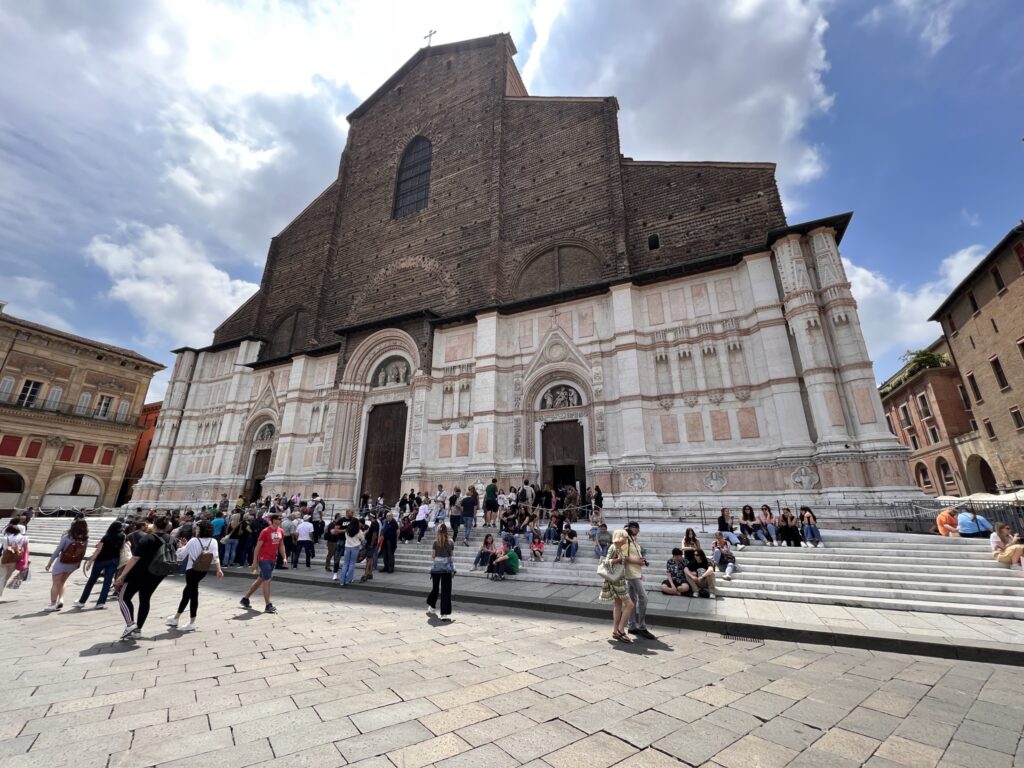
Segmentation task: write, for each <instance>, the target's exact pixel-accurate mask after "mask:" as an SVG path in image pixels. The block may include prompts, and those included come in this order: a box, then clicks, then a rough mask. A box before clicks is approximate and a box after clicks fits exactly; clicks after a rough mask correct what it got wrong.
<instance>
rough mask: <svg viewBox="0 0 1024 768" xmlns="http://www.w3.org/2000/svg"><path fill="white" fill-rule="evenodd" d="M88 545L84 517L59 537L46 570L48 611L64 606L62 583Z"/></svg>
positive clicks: (76, 564)
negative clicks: (49, 576)
mask: <svg viewBox="0 0 1024 768" xmlns="http://www.w3.org/2000/svg"><path fill="white" fill-rule="evenodd" d="M88 546H89V524H88V523H86V522H85V520H84V519H81V520H75V521H74V522H73V523H71V527H70V528H69V529H68V532H67V533H65V534H64V535H63V536H61V537H60V544H58V545H57V548H56V549H55V550H53V554H52V555H50V561H49V562H48V563H47V564H46V570H47V571H51V573H52V574H53V580H52V582H51V584H50V604H49V605H48V606H47V607H46V610H48V611H59V610H60V609H61V608H63V607H64V585H65V584H67V581H68V578H69V577H70V576H71V574H72V573H74V572H75V571H77V570H78V569H79V568H80V567H81V565H82V560H84V559H85V552H86V549H87V548H88ZM51 569H52V570H51Z"/></svg>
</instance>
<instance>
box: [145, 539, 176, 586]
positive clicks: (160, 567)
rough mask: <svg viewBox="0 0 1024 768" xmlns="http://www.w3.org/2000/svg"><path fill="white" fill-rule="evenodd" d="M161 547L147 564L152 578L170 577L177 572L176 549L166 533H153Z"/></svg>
mask: <svg viewBox="0 0 1024 768" xmlns="http://www.w3.org/2000/svg"><path fill="white" fill-rule="evenodd" d="M153 535H154V536H156V537H157V538H159V539H160V541H161V542H162V544H163V545H162V546H161V547H160V549H159V550H158V551H157V553H156V554H155V555H153V559H152V560H151V561H150V563H149V572H150V573H151V574H153V575H154V576H171V575H172V574H175V573H177V572H178V548H177V547H176V546H175V545H174V540H173V539H171V537H170V536H168V535H167V534H166V533H154V534H153Z"/></svg>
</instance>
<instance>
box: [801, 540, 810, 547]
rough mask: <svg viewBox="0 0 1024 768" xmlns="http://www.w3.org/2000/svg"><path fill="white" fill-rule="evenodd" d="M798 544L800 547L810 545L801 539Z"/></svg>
mask: <svg viewBox="0 0 1024 768" xmlns="http://www.w3.org/2000/svg"><path fill="white" fill-rule="evenodd" d="M800 546H801V547H809V546H811V545H810V544H808V543H807V542H806V541H801V542H800Z"/></svg>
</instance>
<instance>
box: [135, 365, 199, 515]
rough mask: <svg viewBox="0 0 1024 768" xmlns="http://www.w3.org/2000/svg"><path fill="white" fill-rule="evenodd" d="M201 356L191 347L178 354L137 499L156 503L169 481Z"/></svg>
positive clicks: (139, 485)
mask: <svg viewBox="0 0 1024 768" xmlns="http://www.w3.org/2000/svg"><path fill="white" fill-rule="evenodd" d="M198 357H199V354H198V352H197V351H196V350H194V349H191V348H188V347H186V348H183V349H181V350H180V351H179V352H178V355H177V358H176V359H175V362H174V368H173V369H172V371H171V379H170V381H169V382H168V384H167V392H166V393H165V395H164V400H163V405H162V406H161V408H160V416H159V417H158V419H157V426H156V432H155V435H154V437H153V444H152V446H151V449H150V452H149V458H147V459H146V468H145V470H144V471H143V473H142V477H141V478H140V480H139V482H138V484H137V485H136V488H137V489H138V490H137V492H136V495H135V497H134V500H137V501H154V500H156V499H158V498H159V496H160V488H161V486H162V484H163V482H164V481H165V480H166V479H167V476H168V470H169V469H170V466H171V459H172V457H173V454H174V450H175V448H176V443H177V437H178V430H179V428H180V426H181V418H182V415H183V414H184V411H185V407H186V404H187V403H186V400H187V397H188V394H189V390H190V388H191V385H192V380H193V377H194V376H195V373H196V370H197V368H196V363H197V361H198Z"/></svg>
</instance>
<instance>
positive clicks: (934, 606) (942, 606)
mask: <svg viewBox="0 0 1024 768" xmlns="http://www.w3.org/2000/svg"><path fill="white" fill-rule="evenodd" d="M717 591H718V594H719V595H721V596H723V597H742V598H748V599H760V600H764V599H771V600H777V601H783V602H796V603H816V604H821V605H838V606H848V607H853V608H877V609H881V610H889V611H920V612H923V613H947V614H954V615H959V616H983V617H990V618H999V619H1024V608H1016V607H1010V606H1005V605H987V604H983V603H960V602H949V601H946V600H944V599H941V598H939V599H911V598H909V597H908V596H906V595H904V596H902V597H890V596H880V595H876V596H864V595H836V594H825V593H822V592H819V591H814V590H804V591H802V592H801V591H793V592H787V591H778V592H773V593H772V594H771V595H767V594H765V592H764V591H762V590H759V589H757V588H756V587H755V588H751V586H750V585H747V584H741V583H740V582H738V581H737V580H735V579H734V580H733V581H732V582H731V583H730V584H729V585H728V586H725V585H723V586H721V587H720V588H718V590H717ZM942 597H944V596H942ZM782 610H783V613H785V608H783V609H782Z"/></svg>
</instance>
